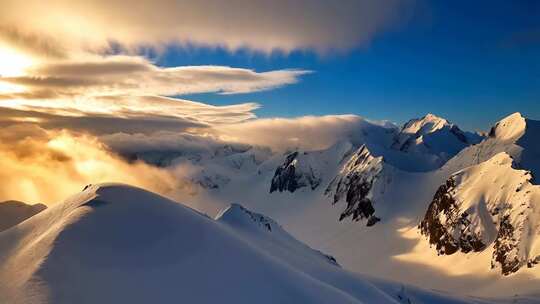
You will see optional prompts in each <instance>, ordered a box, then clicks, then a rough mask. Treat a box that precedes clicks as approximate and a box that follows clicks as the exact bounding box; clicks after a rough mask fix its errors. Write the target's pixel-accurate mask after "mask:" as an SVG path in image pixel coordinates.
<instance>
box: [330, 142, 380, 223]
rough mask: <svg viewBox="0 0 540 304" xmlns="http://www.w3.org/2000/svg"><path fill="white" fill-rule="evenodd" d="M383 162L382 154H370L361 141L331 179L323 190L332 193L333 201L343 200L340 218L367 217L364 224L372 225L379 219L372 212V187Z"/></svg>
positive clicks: (359, 218)
mask: <svg viewBox="0 0 540 304" xmlns="http://www.w3.org/2000/svg"><path fill="white" fill-rule="evenodd" d="M383 164H384V162H383V158H382V157H373V156H372V155H371V153H370V152H369V150H368V148H367V147H366V146H365V145H363V146H362V147H360V148H359V149H358V150H357V151H356V152H355V153H354V154H353V155H352V156H351V157H350V158H349V160H348V161H347V162H346V163H345V165H344V166H343V168H342V169H341V171H340V172H339V174H338V175H337V176H336V177H335V178H334V179H333V180H332V182H331V183H330V185H329V186H328V188H327V189H326V191H325V194H326V195H328V196H331V197H332V204H333V205H335V204H337V203H339V202H342V201H344V202H345V203H346V207H345V210H344V211H343V212H342V213H341V215H340V217H339V220H340V221H341V220H343V219H344V218H347V217H351V218H352V220H355V221H358V220H361V219H367V226H372V225H374V224H375V223H377V222H378V221H379V220H380V219H379V218H378V217H376V216H375V215H374V214H375V208H374V206H373V205H374V201H373V191H372V189H373V187H374V184H375V182H377V180H378V179H379V178H381V176H382V171H383Z"/></svg>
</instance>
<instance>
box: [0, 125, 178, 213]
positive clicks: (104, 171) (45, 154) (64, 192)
mask: <svg viewBox="0 0 540 304" xmlns="http://www.w3.org/2000/svg"><path fill="white" fill-rule="evenodd" d="M0 166H2V171H0V179H2V186H1V187H0V201H3V200H9V199H16V200H21V201H25V202H31V203H45V204H53V203H56V202H59V201H61V200H63V199H65V198H66V197H68V196H70V195H72V194H74V193H77V192H79V191H81V190H82V187H83V186H84V185H86V184H88V183H98V182H122V183H128V184H132V185H136V186H140V187H144V188H146V189H151V190H153V191H156V192H158V193H162V194H164V195H170V196H171V197H175V193H176V192H177V191H178V189H180V188H182V184H181V182H180V181H178V180H177V179H175V178H174V177H173V176H172V175H171V174H170V173H168V172H167V171H164V170H160V169H157V168H154V167H151V166H148V165H146V164H143V163H139V162H136V163H132V164H130V163H127V162H126V161H124V160H123V159H121V158H120V157H118V156H116V155H115V154H114V153H112V152H110V151H109V150H108V148H106V146H104V145H103V144H102V143H101V142H100V141H98V140H97V138H95V137H92V136H89V135H85V134H77V133H72V132H67V131H47V130H44V129H42V128H40V127H38V126H35V125H27V124H16V125H12V126H10V127H5V128H2V129H0Z"/></svg>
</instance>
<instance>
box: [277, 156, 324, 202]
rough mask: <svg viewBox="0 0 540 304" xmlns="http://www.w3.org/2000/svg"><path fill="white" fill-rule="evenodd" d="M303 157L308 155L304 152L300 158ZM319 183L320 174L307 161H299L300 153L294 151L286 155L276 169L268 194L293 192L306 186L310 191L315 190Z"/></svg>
mask: <svg viewBox="0 0 540 304" xmlns="http://www.w3.org/2000/svg"><path fill="white" fill-rule="evenodd" d="M305 155H308V153H307V152H304V154H303V155H302V156H305ZM320 183H321V177H320V174H319V173H318V172H317V170H316V169H315V168H314V167H313V166H312V165H311V163H310V161H309V160H308V159H306V158H304V159H301V155H300V153H299V152H298V151H296V152H293V153H290V154H289V155H287V156H286V158H285V162H284V163H283V164H282V165H281V166H279V167H278V168H277V169H276V172H275V174H274V177H273V178H272V183H271V185H270V193H272V192H274V191H279V192H283V191H289V192H294V191H296V190H298V189H299V188H302V187H307V186H309V187H310V188H311V190H315V189H316V188H317V187H318V186H319V185H320Z"/></svg>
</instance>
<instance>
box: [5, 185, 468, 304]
mask: <svg viewBox="0 0 540 304" xmlns="http://www.w3.org/2000/svg"><path fill="white" fill-rule="evenodd" d="M0 282H2V284H1V285H0V302H1V303H55V304H57V303H470V302H469V301H466V300H460V299H457V298H451V297H447V296H443V295H440V294H437V293H434V292H428V291H423V290H420V289H417V288H412V287H405V286H403V285H400V284H394V283H388V282H383V281H380V280H372V279H367V278H364V277H361V276H359V275H355V274H351V273H349V272H347V271H344V270H343V269H341V268H340V267H339V266H338V265H337V264H336V263H335V262H334V261H333V260H332V259H331V258H330V257H328V256H326V255H323V254H322V253H320V252H318V251H315V250H313V249H311V248H309V247H307V246H305V245H303V244H301V243H299V242H298V241H297V240H295V239H294V238H293V237H292V236H290V235H289V234H288V233H286V232H285V231H284V230H283V229H282V228H281V227H280V226H279V225H278V224H277V223H276V222H274V221H273V220H271V219H269V218H267V217H265V216H263V215H260V214H256V213H253V212H250V211H248V210H246V209H244V208H242V207H241V206H238V205H233V206H232V207H230V208H229V209H228V210H226V211H223V212H222V214H221V215H220V216H219V217H218V220H217V221H216V220H213V219H211V218H209V217H207V216H205V215H202V214H200V213H197V212H196V211H193V210H191V209H189V208H187V207H185V206H183V205H181V204H179V203H176V202H173V201H170V200H167V199H165V198H163V197H160V196H158V195H156V194H153V193H150V192H146V191H144V190H141V189H137V188H133V187H129V186H123V185H101V186H91V187H89V188H87V189H86V190H84V191H83V192H82V193H79V194H78V195H76V196H74V197H72V198H71V199H68V200H67V201H65V202H64V203H60V204H57V205H55V206H54V207H52V208H49V209H47V210H46V211H44V212H41V213H39V214H38V215H36V216H34V217H32V218H31V219H29V220H27V221H25V222H23V223H21V224H19V225H17V226H15V227H13V228H12V229H9V230H6V231H4V232H2V233H0Z"/></svg>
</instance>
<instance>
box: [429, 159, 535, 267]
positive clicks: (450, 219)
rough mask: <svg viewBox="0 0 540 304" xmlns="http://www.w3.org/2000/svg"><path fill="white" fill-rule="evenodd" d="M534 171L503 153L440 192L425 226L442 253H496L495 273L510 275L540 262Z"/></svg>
mask: <svg viewBox="0 0 540 304" xmlns="http://www.w3.org/2000/svg"><path fill="white" fill-rule="evenodd" d="M531 180H532V175H531V173H530V171H524V170H517V169H515V168H514V162H513V159H512V158H511V157H510V156H509V155H508V154H506V153H504V152H503V153H499V154H497V155H495V156H494V157H492V158H491V159H489V160H488V161H485V162H483V163H481V164H479V165H476V166H471V167H468V168H467V169H464V170H462V171H460V172H458V173H456V174H454V175H453V176H452V177H450V178H449V179H448V180H447V181H446V183H445V184H443V185H442V186H440V187H439V189H438V190H437V193H436V194H435V196H434V198H433V201H432V202H431V204H430V205H429V208H428V210H427V212H426V214H425V216H424V219H423V220H422V222H421V223H420V225H419V228H420V231H421V233H422V234H423V235H425V236H426V237H427V238H428V240H429V242H430V243H431V244H433V245H435V247H436V249H437V252H438V253H439V254H446V255H450V254H454V253H456V252H457V251H461V252H463V253H469V252H478V251H483V250H486V249H487V248H491V245H492V244H493V252H492V261H491V267H492V268H498V267H500V268H501V273H502V274H504V275H508V274H511V273H513V272H516V271H518V270H519V269H520V268H521V267H523V266H524V265H527V266H528V267H533V266H534V265H536V264H537V263H538V261H540V258H539V256H540V247H539V246H538V245H536V244H537V242H538V238H539V237H540V233H539V228H540V223H539V222H538V214H540V210H539V208H540V206H539V203H540V187H539V186H537V185H533V184H531Z"/></svg>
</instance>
